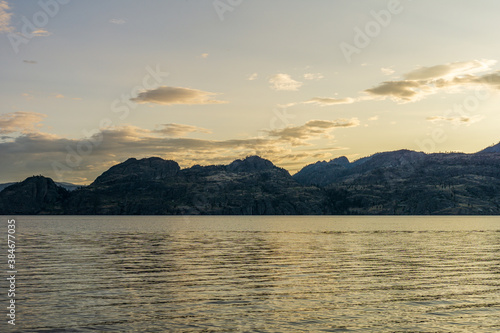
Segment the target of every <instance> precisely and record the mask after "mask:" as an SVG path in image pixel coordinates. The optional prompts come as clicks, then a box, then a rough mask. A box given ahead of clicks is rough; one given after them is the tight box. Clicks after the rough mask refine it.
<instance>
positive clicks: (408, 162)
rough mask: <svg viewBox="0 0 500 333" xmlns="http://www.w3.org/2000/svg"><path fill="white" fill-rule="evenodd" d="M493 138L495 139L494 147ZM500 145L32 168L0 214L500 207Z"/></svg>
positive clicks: (417, 211)
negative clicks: (292, 169) (293, 162)
mask: <svg viewBox="0 0 500 333" xmlns="http://www.w3.org/2000/svg"><path fill="white" fill-rule="evenodd" d="M490 148H491V149H490ZM497 149H498V150H499V151H500V146H498V145H497V146H492V147H489V148H487V149H485V150H483V151H481V152H478V153H475V154H462V153H450V154H424V153H422V152H415V151H410V150H399V151H393V152H383V153H377V154H374V155H372V156H368V157H365V158H362V159H359V160H357V161H354V162H349V160H348V159H347V158H346V157H339V158H336V159H334V160H331V161H329V162H326V161H322V162H317V163H314V164H311V165H308V166H306V167H304V168H303V169H302V170H301V171H299V172H298V173H297V174H295V175H294V176H293V177H292V176H290V174H289V173H288V171H286V170H284V169H282V168H278V167H276V166H275V165H274V164H273V163H272V162H270V161H268V160H265V159H262V158H260V157H258V156H251V157H247V158H245V159H243V160H236V161H234V162H232V163H230V164H228V165H211V166H199V165H196V166H193V167H191V168H186V169H181V168H180V167H179V165H178V164H177V163H176V162H175V161H170V160H163V159H161V158H157V157H152V158H145V159H141V160H137V159H135V158H131V159H128V160H127V161H125V162H123V163H120V164H118V165H115V166H113V167H111V168H110V169H109V170H107V171H106V172H104V173H103V174H102V175H100V176H99V177H97V179H96V180H95V181H94V182H93V183H92V184H91V185H89V186H86V187H81V188H78V189H76V190H74V191H71V192H70V191H67V190H66V189H64V188H62V187H60V186H58V185H57V184H56V183H54V182H53V181H52V180H51V179H49V178H45V177H42V176H36V177H30V178H28V179H26V180H25V181H24V182H21V183H16V184H13V185H11V186H8V187H6V188H5V189H4V190H3V191H2V192H0V215H1V214H4V215H5V214H92V215H93V214H96V215H101V214H113V215H120V214H127V215H135V214H138V215H145V214H147V215H181V214H196V215H199V214H212V215H213V214H221V215H227V214H232V215H272V214H276V215H293V214H296V215H301V214H308V215H310V214H314V215H322V214H414V215H422V214H446V215H450V214H492V215H497V214H500V153H499V152H497V151H496V150H497Z"/></svg>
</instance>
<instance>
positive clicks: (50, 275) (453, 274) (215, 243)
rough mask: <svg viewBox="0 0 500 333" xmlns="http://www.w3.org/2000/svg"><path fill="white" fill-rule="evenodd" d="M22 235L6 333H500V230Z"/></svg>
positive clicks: (262, 227)
mask: <svg viewBox="0 0 500 333" xmlns="http://www.w3.org/2000/svg"><path fill="white" fill-rule="evenodd" d="M1 219H2V220H1V223H0V226H1V228H2V229H1V230H2V231H1V235H2V236H1V239H2V241H1V244H0V245H1V253H2V256H3V257H4V258H5V260H2V262H5V264H2V265H3V266H2V274H3V276H4V277H7V273H6V271H7V265H6V260H7V259H6V257H7V248H6V244H7V241H6V238H7V236H6V235H7V217H1ZM16 226H17V229H16V250H17V252H16V256H17V257H16V268H17V270H18V273H17V275H16V291H17V292H16V305H17V307H16V309H17V312H16V326H15V330H14V329H13V328H12V327H11V325H8V324H7V316H6V315H5V314H6V313H7V310H6V306H7V305H8V299H7V292H6V287H8V286H7V283H6V281H5V280H6V279H5V278H2V283H3V284H2V285H1V287H2V290H3V291H2V293H1V295H0V301H1V302H2V303H1V304H2V305H1V306H0V309H3V310H0V312H1V311H3V313H2V314H1V316H2V318H3V320H4V322H3V323H0V327H1V328H0V331H9V330H10V331H16V332H89V331H100V332H498V331H500V321H499V318H500V217H396V216H392V217H337V216H328V217H311V216H280V217H276V216H261V217H254V216H224V217H221V216H205V217H194V216H190V217H170V216H155V217H153V216H146V217H144V216H111V217H106V216H18V217H16Z"/></svg>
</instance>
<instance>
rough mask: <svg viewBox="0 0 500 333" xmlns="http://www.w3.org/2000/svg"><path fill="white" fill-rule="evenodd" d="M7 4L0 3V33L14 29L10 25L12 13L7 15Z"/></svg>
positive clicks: (4, 2)
mask: <svg viewBox="0 0 500 333" xmlns="http://www.w3.org/2000/svg"><path fill="white" fill-rule="evenodd" d="M9 10H10V7H9V4H8V3H7V1H0V33H7V32H12V31H14V27H12V26H11V25H10V19H11V18H12V13H9V12H8V11H9Z"/></svg>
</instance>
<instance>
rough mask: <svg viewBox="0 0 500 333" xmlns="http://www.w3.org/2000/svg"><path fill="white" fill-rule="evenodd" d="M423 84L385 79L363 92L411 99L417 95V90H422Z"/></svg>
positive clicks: (399, 98) (401, 99)
mask: <svg viewBox="0 0 500 333" xmlns="http://www.w3.org/2000/svg"><path fill="white" fill-rule="evenodd" d="M425 88H426V85H425V84H422V83H420V82H418V81H386V82H382V83H381V84H379V85H378V86H376V87H375V88H371V89H366V90H365V92H367V93H369V94H370V95H372V96H378V97H381V98H385V97H392V98H393V99H394V100H396V101H411V100H413V99H416V97H418V96H419V93H420V92H419V90H424V89H425Z"/></svg>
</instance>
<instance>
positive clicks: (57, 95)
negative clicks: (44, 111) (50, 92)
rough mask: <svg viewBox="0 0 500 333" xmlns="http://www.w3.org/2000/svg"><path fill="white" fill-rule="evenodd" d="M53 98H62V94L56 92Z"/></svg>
mask: <svg viewBox="0 0 500 333" xmlns="http://www.w3.org/2000/svg"><path fill="white" fill-rule="evenodd" d="M54 98H58V99H61V98H64V95H63V94H56V95H55V96H54Z"/></svg>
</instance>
